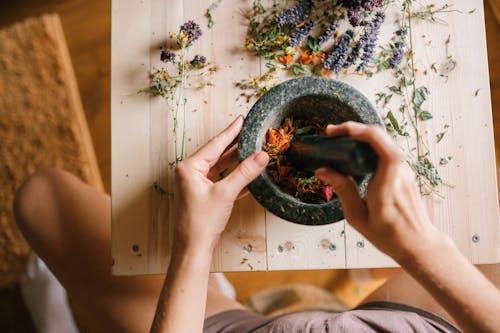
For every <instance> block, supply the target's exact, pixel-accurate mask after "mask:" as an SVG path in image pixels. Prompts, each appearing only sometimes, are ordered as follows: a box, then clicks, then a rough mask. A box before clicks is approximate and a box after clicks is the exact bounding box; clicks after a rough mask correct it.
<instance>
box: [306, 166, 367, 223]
mask: <svg viewBox="0 0 500 333" xmlns="http://www.w3.org/2000/svg"><path fill="white" fill-rule="evenodd" d="M315 176H316V178H318V179H319V180H321V181H323V182H325V183H328V184H330V185H332V187H333V190H334V191H335V193H337V195H338V197H339V199H340V203H341V204H342V208H343V209H344V216H345V218H346V219H347V221H348V222H349V223H351V224H352V225H353V226H356V225H359V224H360V223H363V222H365V221H366V220H367V217H368V211H367V208H366V205H365V202H364V201H363V199H362V198H361V196H360V194H359V191H358V185H357V184H356V182H355V181H354V180H353V179H352V178H350V177H347V176H344V175H342V174H340V173H338V172H335V171H333V170H331V169H328V168H320V169H318V170H316V173H315Z"/></svg>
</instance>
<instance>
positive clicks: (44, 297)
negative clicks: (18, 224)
mask: <svg viewBox="0 0 500 333" xmlns="http://www.w3.org/2000/svg"><path fill="white" fill-rule="evenodd" d="M21 294H22V296H23V299H24V303H25V304H26V307H27V308H28V310H29V312H30V314H31V318H32V320H33V323H34V324H35V327H36V328H37V330H38V332H40V333H59V332H61V333H78V328H77V327H76V324H75V321H74V319H73V315H72V313H71V309H70V307H69V303H68V298H67V295H66V290H65V289H64V288H63V286H62V285H61V284H60V283H59V281H58V280H57V279H56V277H55V276H54V275H53V274H52V272H51V271H50V270H49V269H48V268H47V266H46V265H45V263H44V262H43V261H42V260H41V259H40V258H38V256H37V255H35V254H32V255H31V256H30V258H29V259H28V264H27V265H26V271H25V272H24V276H23V277H22V279H21Z"/></svg>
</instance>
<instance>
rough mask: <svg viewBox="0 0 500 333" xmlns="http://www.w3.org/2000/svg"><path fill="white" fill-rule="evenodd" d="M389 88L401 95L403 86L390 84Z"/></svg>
mask: <svg viewBox="0 0 500 333" xmlns="http://www.w3.org/2000/svg"><path fill="white" fill-rule="evenodd" d="M389 90H390V91H392V92H393V93H396V94H398V95H401V94H402V93H401V87H397V86H390V87H389Z"/></svg>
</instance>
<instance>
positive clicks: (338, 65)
mask: <svg viewBox="0 0 500 333" xmlns="http://www.w3.org/2000/svg"><path fill="white" fill-rule="evenodd" d="M353 35H354V33H353V31H352V30H347V31H346V32H345V34H344V35H343V36H342V38H341V39H340V40H339V41H338V42H337V44H335V46H334V47H333V48H332V49H331V51H330V52H329V53H328V55H327V57H326V59H325V60H324V61H323V63H322V67H323V68H325V69H329V70H332V71H334V72H335V73H338V72H340V70H341V69H342V66H343V65H344V62H345V61H346V59H347V57H348V56H349V52H350V49H349V44H350V43H351V40H352V37H353Z"/></svg>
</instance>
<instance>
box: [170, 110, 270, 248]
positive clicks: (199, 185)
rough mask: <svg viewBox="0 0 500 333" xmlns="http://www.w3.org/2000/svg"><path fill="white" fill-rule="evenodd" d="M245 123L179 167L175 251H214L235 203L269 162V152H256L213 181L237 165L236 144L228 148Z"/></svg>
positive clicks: (232, 127) (234, 126) (229, 129)
mask: <svg viewBox="0 0 500 333" xmlns="http://www.w3.org/2000/svg"><path fill="white" fill-rule="evenodd" d="M242 124H243V117H242V116H239V117H238V118H236V119H235V120H234V121H233V122H232V123H231V124H230V125H229V126H228V127H227V128H226V129H225V130H224V131H223V132H221V133H220V134H219V135H217V136H216V137H215V138H213V139H212V140H211V141H210V142H208V143H207V144H206V145H205V146H203V147H201V148H200V149H199V150H198V151H197V152H196V153H194V154H193V155H192V156H191V157H189V158H187V159H185V160H183V161H182V162H180V163H179V164H178V165H177V167H176V169H175V191H174V193H175V204H176V205H177V207H176V208H177V210H176V211H177V218H176V223H177V225H176V229H175V234H174V238H175V247H176V248H179V247H180V248H183V249H185V248H186V247H187V248H193V249H196V250H200V248H203V249H209V250H210V249H213V247H214V246H215V244H216V243H217V240H218V238H219V236H220V234H221V233H222V231H223V230H224V228H225V227H226V224H227V221H228V220H229V216H230V214H231V211H232V209H233V206H234V202H235V201H236V200H237V199H238V198H241V197H242V196H244V195H245V194H247V189H246V186H247V185H248V184H249V183H250V182H251V181H252V180H253V179H255V178H256V177H257V176H258V175H259V174H260V173H261V172H262V171H263V170H264V168H265V167H266V165H267V163H268V162H269V157H268V155H267V153H265V152H258V153H255V154H253V155H251V156H249V157H248V158H247V159H245V160H244V161H243V162H241V163H240V164H239V165H238V166H237V167H236V169H234V170H233V171H232V172H231V173H230V174H229V175H227V176H226V177H225V178H224V179H222V180H220V181H217V182H215V181H214V180H215V178H216V177H217V176H218V175H219V174H220V173H221V172H222V171H224V170H226V169H228V168H229V167H231V166H232V165H234V164H236V163H237V160H238V156H237V150H236V147H235V145H234V147H232V149H229V148H231V144H232V143H233V141H234V140H235V139H236V138H237V136H238V134H239V133H240V131H241V127H242ZM210 254H211V252H210Z"/></svg>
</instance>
